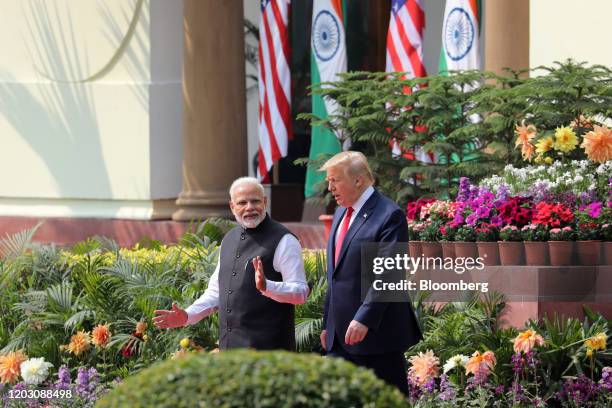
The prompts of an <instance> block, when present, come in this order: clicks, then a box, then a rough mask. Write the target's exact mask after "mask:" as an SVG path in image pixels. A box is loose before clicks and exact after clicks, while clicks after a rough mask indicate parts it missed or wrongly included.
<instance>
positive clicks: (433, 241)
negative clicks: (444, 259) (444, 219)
mask: <svg viewBox="0 0 612 408" xmlns="http://www.w3.org/2000/svg"><path fill="white" fill-rule="evenodd" d="M440 224H441V223H440V222H439V221H426V222H425V223H424V226H423V230H422V231H421V232H420V233H419V237H420V239H421V250H422V251H423V255H424V256H425V257H427V258H437V257H441V256H442V247H441V246H440V243H439V242H438V241H439V239H440Z"/></svg>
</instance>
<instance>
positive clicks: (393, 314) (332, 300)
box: [323, 190, 422, 355]
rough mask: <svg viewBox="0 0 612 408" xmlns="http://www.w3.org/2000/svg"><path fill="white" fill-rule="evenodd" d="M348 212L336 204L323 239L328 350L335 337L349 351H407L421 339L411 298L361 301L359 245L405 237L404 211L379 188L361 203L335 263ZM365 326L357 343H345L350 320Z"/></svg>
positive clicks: (325, 324)
mask: <svg viewBox="0 0 612 408" xmlns="http://www.w3.org/2000/svg"><path fill="white" fill-rule="evenodd" d="M345 213H346V208H344V207H338V209H337V210H336V212H335V214H334V220H333V224H332V228H331V233H330V237H329V241H328V243H327V283H328V289H327V295H326V298H325V309H324V317H323V327H324V328H325V329H326V330H327V351H330V350H331V348H332V345H333V344H334V338H336V341H337V342H338V343H339V344H340V345H341V346H342V348H343V349H344V350H345V351H346V352H348V353H349V354H357V355H371V354H382V353H388V352H394V351H405V350H406V349H408V348H409V347H410V346H412V345H414V344H416V343H418V342H419V341H420V340H421V338H422V335H421V331H420V329H419V326H418V323H417V320H416V317H415V315H414V311H413V310H412V305H411V304H410V302H370V301H368V300H367V299H366V301H365V302H362V301H361V244H362V243H366V242H408V224H407V222H406V215H405V214H404V212H403V211H402V210H401V209H400V208H399V207H398V206H397V204H395V203H394V202H393V201H392V200H390V199H389V198H387V197H385V196H383V195H382V194H380V193H379V192H378V191H376V190H374V193H373V194H372V195H371V196H370V198H369V199H368V200H367V201H366V202H365V204H364V205H363V207H362V208H361V210H360V211H359V213H358V214H357V215H356V217H355V219H354V220H353V222H352V224H351V226H350V228H349V229H348V231H347V233H346V236H345V238H344V241H343V243H342V248H341V252H340V255H339V259H338V264H337V265H336V266H334V249H335V237H336V231H337V229H338V228H339V225H340V222H341V220H342V219H343V217H344V214H345ZM353 319H354V320H357V321H358V322H360V323H363V324H364V325H366V326H367V327H368V333H367V335H366V337H365V338H364V339H363V341H361V342H360V343H358V344H356V345H352V346H349V345H347V344H346V343H345V342H344V336H345V334H346V330H347V329H348V326H349V323H350V322H351V320H353Z"/></svg>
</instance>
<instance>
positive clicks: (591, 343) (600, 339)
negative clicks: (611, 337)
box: [584, 333, 608, 350]
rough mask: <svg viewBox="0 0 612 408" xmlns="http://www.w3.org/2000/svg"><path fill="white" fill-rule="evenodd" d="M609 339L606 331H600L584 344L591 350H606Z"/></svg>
mask: <svg viewBox="0 0 612 408" xmlns="http://www.w3.org/2000/svg"><path fill="white" fill-rule="evenodd" d="M607 340H608V336H606V333H599V334H597V335H596V336H593V337H589V338H588V339H586V340H585V341H584V345H585V346H586V347H587V348H588V349H591V350H605V349H606V342H607Z"/></svg>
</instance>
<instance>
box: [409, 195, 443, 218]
mask: <svg viewBox="0 0 612 408" xmlns="http://www.w3.org/2000/svg"><path fill="white" fill-rule="evenodd" d="M434 201H436V200H435V199H433V198H419V199H418V200H416V201H412V202H409V203H408V206H407V207H406V218H407V219H408V221H414V220H418V219H419V217H420V216H421V208H423V206H425V205H426V204H429V203H432V202H434Z"/></svg>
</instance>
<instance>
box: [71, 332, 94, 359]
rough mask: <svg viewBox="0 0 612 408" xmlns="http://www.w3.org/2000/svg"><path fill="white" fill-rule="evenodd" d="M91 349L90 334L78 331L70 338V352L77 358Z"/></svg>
mask: <svg viewBox="0 0 612 408" xmlns="http://www.w3.org/2000/svg"><path fill="white" fill-rule="evenodd" d="M90 347H91V340H90V339H89V333H87V332H84V331H78V332H77V334H75V335H73V336H72V337H71V338H70V344H68V347H67V349H68V351H70V352H71V353H72V354H74V355H75V356H78V355H80V354H81V353H84V352H86V351H87V350H89V348H90Z"/></svg>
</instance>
